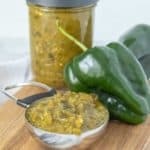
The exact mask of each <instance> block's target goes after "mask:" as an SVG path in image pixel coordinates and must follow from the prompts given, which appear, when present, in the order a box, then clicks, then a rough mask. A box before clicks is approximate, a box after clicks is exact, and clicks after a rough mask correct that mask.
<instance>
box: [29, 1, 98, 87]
mask: <svg viewBox="0 0 150 150" xmlns="http://www.w3.org/2000/svg"><path fill="white" fill-rule="evenodd" d="M97 1H98V0H45V1H43V0H27V3H28V6H29V19H30V45H31V62H32V72H33V79H34V80H36V81H39V82H42V83H45V84H47V85H49V86H52V87H56V88H64V87H65V83H64V77H63V70H64V66H65V64H66V63H68V62H69V61H70V60H71V59H72V58H73V57H74V56H76V55H78V54H79V53H81V52H82V51H81V50H80V48H79V47H77V46H76V45H75V44H74V43H73V42H72V41H70V40H69V39H67V38H66V37H65V36H63V35H62V34H61V33H60V32H59V31H58V29H57V27H56V20H59V22H60V24H61V26H62V27H63V28H64V29H65V30H66V31H67V32H68V33H70V34H71V35H73V36H74V37H75V38H77V39H78V40H79V41H81V42H82V43H84V44H85V45H86V46H87V47H89V48H90V47H91V46H92V38H93V19H94V8H95V5H96V3H97Z"/></svg>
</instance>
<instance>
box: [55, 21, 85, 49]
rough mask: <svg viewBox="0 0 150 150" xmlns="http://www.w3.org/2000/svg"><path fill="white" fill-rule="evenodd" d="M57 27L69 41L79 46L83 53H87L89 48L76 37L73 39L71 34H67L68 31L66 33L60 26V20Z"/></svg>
mask: <svg viewBox="0 0 150 150" xmlns="http://www.w3.org/2000/svg"><path fill="white" fill-rule="evenodd" d="M56 26H57V29H58V30H59V31H60V32H61V33H62V34H63V35H64V36H66V37H67V38H68V39H69V40H71V41H72V42H74V43H75V44H76V45H78V46H79V47H80V48H81V49H82V50H83V51H86V50H87V49H88V48H87V47H86V46H85V45H84V44H83V43H81V42H80V41H79V40H77V39H76V38H75V37H73V36H72V35H70V34H69V33H67V31H65V30H64V29H63V28H62V27H61V26H60V24H59V20H56Z"/></svg>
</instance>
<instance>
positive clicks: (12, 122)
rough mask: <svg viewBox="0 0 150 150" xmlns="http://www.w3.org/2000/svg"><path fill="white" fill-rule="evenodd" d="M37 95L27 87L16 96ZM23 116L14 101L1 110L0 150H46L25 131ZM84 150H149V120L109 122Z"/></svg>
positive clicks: (0, 108)
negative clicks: (104, 129) (125, 122)
mask: <svg viewBox="0 0 150 150" xmlns="http://www.w3.org/2000/svg"><path fill="white" fill-rule="evenodd" d="M38 92H41V89H37V88H33V87H32V88H31V87H26V88H23V89H22V90H20V91H19V92H18V93H17V96H18V97H19V98H23V97H25V96H29V95H32V94H35V93H38ZM24 112H25V110H24V109H23V108H21V107H19V106H17V105H16V104H15V103H14V102H13V101H8V102H6V103H5V104H4V105H2V106H0V150H47V149H48V148H46V147H45V146H43V145H41V144H40V143H39V142H37V141H36V140H35V138H34V137H32V136H31V134H30V133H29V131H28V130H27V129H26V127H25V122H24ZM76 149H77V148H76ZM77 150H78V149H77ZM87 150H150V118H148V119H147V121H146V122H145V123H143V124H141V125H138V126H132V125H127V124H123V123H120V122H117V121H111V122H110V123H109V125H108V127H107V129H106V131H105V132H104V134H103V135H102V136H101V137H98V138H97V141H96V142H95V143H93V144H92V145H91V146H89V147H88V148H87Z"/></svg>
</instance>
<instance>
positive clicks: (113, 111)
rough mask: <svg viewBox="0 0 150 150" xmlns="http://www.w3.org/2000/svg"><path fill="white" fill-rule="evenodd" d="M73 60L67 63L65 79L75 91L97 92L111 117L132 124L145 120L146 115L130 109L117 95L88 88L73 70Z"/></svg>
mask: <svg viewBox="0 0 150 150" xmlns="http://www.w3.org/2000/svg"><path fill="white" fill-rule="evenodd" d="M72 64H73V63H72V62H70V64H68V65H66V68H65V79H66V80H67V83H68V86H69V87H70V89H71V90H72V91H75V92H88V93H95V94H97V95H98V96H99V100H100V101H101V102H103V104H104V105H105V106H106V107H107V108H108V109H109V112H110V117H111V118H112V119H117V120H121V121H124V122H126V123H131V124H139V123H142V122H143V121H145V119H146V115H138V114H136V113H134V112H133V111H132V110H130V109H128V108H127V107H126V106H125V104H123V102H122V101H121V100H119V99H118V98H117V97H114V96H112V95H110V94H108V93H106V92H104V91H101V90H99V89H94V88H88V87H87V86H86V84H84V83H82V82H81V81H80V80H79V79H78V78H77V76H76V75H75V73H74V70H72Z"/></svg>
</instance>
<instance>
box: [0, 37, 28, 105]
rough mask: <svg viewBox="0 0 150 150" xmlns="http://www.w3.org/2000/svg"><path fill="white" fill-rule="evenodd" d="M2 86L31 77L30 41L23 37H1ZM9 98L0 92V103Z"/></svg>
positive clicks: (0, 78)
mask: <svg viewBox="0 0 150 150" xmlns="http://www.w3.org/2000/svg"><path fill="white" fill-rule="evenodd" d="M0 52H1V53H0V88H2V87H5V86H7V85H11V84H15V83H20V82H24V81H26V80H28V77H29V69H28V68H29V48H28V42H27V40H25V39H22V38H15V39H10V38H5V39H0ZM5 99H7V97H5V96H4V95H2V94H1V93H0V104H1V103H3V102H4V100H5Z"/></svg>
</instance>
